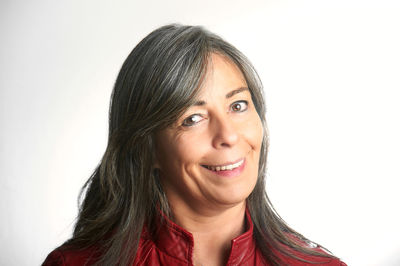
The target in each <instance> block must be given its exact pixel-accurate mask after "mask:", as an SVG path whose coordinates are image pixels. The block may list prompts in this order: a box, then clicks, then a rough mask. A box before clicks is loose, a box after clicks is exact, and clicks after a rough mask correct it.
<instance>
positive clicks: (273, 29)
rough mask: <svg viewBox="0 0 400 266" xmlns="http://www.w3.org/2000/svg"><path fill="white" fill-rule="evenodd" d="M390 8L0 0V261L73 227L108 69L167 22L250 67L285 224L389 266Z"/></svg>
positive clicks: (103, 111)
mask: <svg viewBox="0 0 400 266" xmlns="http://www.w3.org/2000/svg"><path fill="white" fill-rule="evenodd" d="M399 14H400V3H399V1H395V0H393V1H389V0H335V1H333V0H331V1H325V0H314V1H312V0H304V1H302V0H281V1H278V0H269V1H261V0H260V1H250V0H247V1H234V0H230V1H211V0H207V1H204V0H203V1H185V0H181V1H178V0H175V1H155V0H146V1H99V0H97V1H95V0H91V1H89V0H88V1H51V0H47V1H45V0H37V1H21V0H18V1H17V0H12V1H11V0H6V1H4V0H1V4H0V41H1V45H0V60H1V63H0V86H1V91H0V93H1V94H0V127H1V130H0V141H1V142H0V144H1V146H0V206H1V214H0V215H1V219H0V239H1V241H0V265H18V266H20V265H39V264H40V263H41V262H42V261H43V260H44V259H45V257H46V255H47V254H48V253H49V252H50V251H51V250H52V249H54V248H55V247H57V246H58V245H60V244H61V243H62V242H63V241H64V240H66V239H67V238H68V237H69V236H70V235H71V231H72V228H73V224H74V218H75V216H76V214H77V196H78V192H79V189H80V187H81V186H82V185H83V183H84V181H85V180H86V179H87V178H88V177H89V176H90V174H91V173H92V171H93V170H94V168H95V167H96V165H97V163H98V162H99V160H100V158H101V156H102V153H103V152H104V149H105V146H106V139H107V111H108V103H109V97H110V93H111V90H112V86H113V83H114V81H115V78H116V75H117V73H118V71H119V68H120V66H121V64H122V62H123V61H124V59H125V58H126V56H127V55H128V53H129V52H130V51H131V49H132V48H133V47H134V46H135V45H136V44H137V43H138V41H139V40H141V39H142V38H143V37H144V36H145V35H147V34H148V33H149V32H150V31H152V30H153V29H155V28H156V27H159V26H161V25H164V24H166V23H172V22H180V23H184V24H200V25H204V26H206V27H207V28H208V29H210V30H211V31H213V32H215V33H217V34H219V35H221V36H222V37H224V38H225V39H226V40H227V41H229V42H231V43H233V44H234V45H235V46H237V47H238V48H239V49H240V50H241V51H242V52H244V53H245V54H246V55H247V56H248V57H249V58H250V60H251V61H252V62H253V63H254V65H255V67H256V69H257V70H258V71H259V74H260V76H261V78H262V80H263V83H264V87H265V92H266V98H267V104H268V111H267V117H268V123H269V130H270V140H271V145H270V154H269V170H268V171H269V174H268V184H267V186H268V187H267V189H268V192H269V195H270V197H271V199H272V202H273V203H274V205H275V207H276V209H277V210H278V212H279V213H280V214H281V216H282V217H283V218H284V219H285V220H286V221H287V223H288V224H289V225H291V226H292V227H293V228H295V229H296V230H298V231H299V232H301V233H302V234H304V235H305V236H307V237H309V238H310V239H312V240H314V241H316V242H319V243H321V244H322V245H324V246H326V247H327V248H328V249H330V250H331V251H332V252H333V253H334V254H336V255H337V256H339V257H341V258H342V259H343V260H344V261H345V262H347V263H348V264H349V265H363V266H365V265H400V241H399V239H400V226H399V225H400V214H399V203H400V196H399V192H398V190H399V185H400V181H399V180H400V170H399V166H400V160H399V159H400V155H399V150H400V140H399V137H400V125H399V114H400V105H399V100H400V97H399V90H400V75H399V73H400V52H399V51H400V49H399V47H400V30H399V29H400V15H399Z"/></svg>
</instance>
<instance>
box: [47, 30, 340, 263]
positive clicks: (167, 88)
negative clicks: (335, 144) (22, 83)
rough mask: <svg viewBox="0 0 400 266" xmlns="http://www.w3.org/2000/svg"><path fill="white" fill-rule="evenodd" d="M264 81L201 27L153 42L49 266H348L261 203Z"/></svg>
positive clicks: (139, 57) (133, 66) (116, 104)
mask: <svg viewBox="0 0 400 266" xmlns="http://www.w3.org/2000/svg"><path fill="white" fill-rule="evenodd" d="M264 114H265V104H264V100H263V95H262V87H261V82H260V81H259V79H258V76H257V74H256V72H255V70H254V69H253V67H252V66H251V64H250V63H249V61H248V60H247V59H246V58H245V57H244V56H243V55H242V54H241V53H240V52H239V51H238V50H236V49H235V48H234V47H233V46H232V45H230V44H228V43H227V42H225V41H224V40H222V39H221V38H219V37H218V36H216V35H214V34H212V33H210V32H208V31H206V30H204V29H203V28H201V27H191V26H180V25H167V26H164V27H161V28H159V29H157V30H155V31H153V32H152V33H150V34H149V35H148V36H147V37H145V38H144V39H143V40H142V41H141V42H140V43H139V44H138V45H137V46H136V47H135V48H134V49H133V51H132V52H131V54H130V55H129V56H128V58H127V59H126V61H125V63H124V64H123V66H122V69H121V71H120V73H119V75H118V78H117V81H116V84H115V87H114V91H113V94H112V102H111V107H110V121H109V123H110V129H109V140H108V146H107V149H106V152H105V154H104V157H103V159H102V161H101V163H100V165H99V166H98V168H97V169H96V171H95V172H94V174H93V175H92V176H91V178H90V179H89V180H88V182H87V183H86V184H85V186H84V190H86V192H85V198H84V200H83V203H82V205H81V208H80V211H79V217H78V220H77V223H76V226H75V230H74V234H73V237H72V238H71V239H70V240H68V241H67V242H66V243H65V244H64V245H63V246H61V247H59V248H58V249H56V250H55V251H53V252H52V253H51V254H50V255H49V256H48V257H47V259H46V261H45V262H44V265H85V264H86V265H91V264H96V265H116V264H118V265H304V264H306V263H313V264H323V265H344V264H343V263H342V262H340V260H338V259H337V258H335V257H334V256H333V255H330V254H327V253H326V252H324V251H323V250H322V249H321V248H318V247H316V245H315V244H312V245H311V243H312V242H310V241H308V240H307V239H305V238H304V237H303V236H301V235H300V234H298V233H297V232H295V231H293V230H292V229H291V228H289V227H288V226H287V225H286V224H285V223H284V222H283V221H282V219H281V218H280V217H279V216H278V215H277V214H276V212H275V211H274V209H273V207H272V205H271V203H270V202H269V200H268V197H267V195H266V193H265V167H266V157H267V147H268V135H267V130H266V123H265V116H264Z"/></svg>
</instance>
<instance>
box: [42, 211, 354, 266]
mask: <svg viewBox="0 0 400 266" xmlns="http://www.w3.org/2000/svg"><path fill="white" fill-rule="evenodd" d="M246 225H247V228H246V232H244V233H243V234H242V235H240V236H238V237H236V238H235V239H233V240H232V242H231V243H232V244H231V251H230V255H229V259H228V262H227V263H226V265H227V266H228V265H229V266H231V265H232V266H233V265H240V266H257V265H270V264H268V263H266V262H265V261H264V259H263V256H262V254H261V252H260V250H259V249H258V248H257V246H256V242H255V240H254V238H253V223H252V221H251V218H250V215H249V213H248V212H247V211H246ZM193 243H194V241H193V236H192V234H191V233H189V232H188V231H186V230H185V229H183V228H182V227H180V226H178V225H177V224H175V223H173V222H172V221H169V220H168V221H167V223H165V224H164V225H163V226H162V228H161V230H160V232H159V233H158V234H157V237H156V238H155V239H154V238H152V237H151V236H150V234H148V233H147V231H146V230H145V229H144V230H143V233H142V236H141V239H140V243H139V247H138V251H137V253H136V258H135V261H134V262H133V263H132V265H143V266H145V265H146V266H158V265H167V266H168V265H171V266H172V265H173V266H183V265H185V266H189V265H190V266H192V265H193V261H192V257H193V256H192V255H193ZM277 255H278V256H279V257H280V258H281V259H282V261H283V262H284V263H285V264H284V265H295V266H296V265H325V266H345V265H346V264H345V263H343V262H341V261H340V260H339V259H328V258H320V257H311V256H307V255H304V254H299V253H296V255H297V256H299V257H301V258H303V259H306V260H309V261H313V262H314V263H313V264H309V263H305V262H301V261H298V260H295V259H293V258H288V257H285V256H283V255H282V254H277ZM96 257H98V256H97V255H96V254H95V253H94V252H93V250H92V249H87V250H84V251H76V250H64V249H62V250H61V249H60V248H58V249H56V250H54V251H53V252H51V253H50V254H49V255H48V256H47V258H46V260H45V262H44V263H43V265H44V266H59V265H65V266H66V265H68V266H70V265H71V266H80V265H91V264H93V263H94V262H95V258H96Z"/></svg>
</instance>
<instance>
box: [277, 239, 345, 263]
mask: <svg viewBox="0 0 400 266" xmlns="http://www.w3.org/2000/svg"><path fill="white" fill-rule="evenodd" d="M288 236H289V238H290V239H292V240H293V241H294V242H296V243H297V244H298V245H300V246H302V247H303V248H306V249H308V250H309V251H311V252H314V253H317V254H318V253H319V254H321V255H322V256H320V255H313V254H306V253H303V252H300V251H296V250H293V249H292V248H289V247H286V249H287V251H289V252H290V253H292V254H293V255H294V256H296V257H298V258H300V260H298V259H295V258H293V257H289V256H287V255H283V254H276V255H278V257H279V258H280V259H282V261H283V262H284V263H286V264H287V265H299V266H300V265H325V266H347V265H346V263H344V262H342V261H341V260H340V259H339V258H337V257H335V256H333V255H332V254H331V253H330V252H329V251H327V250H326V249H324V248H322V247H321V246H319V245H317V244H315V243H313V242H310V241H308V240H300V239H299V238H298V237H296V236H294V235H288Z"/></svg>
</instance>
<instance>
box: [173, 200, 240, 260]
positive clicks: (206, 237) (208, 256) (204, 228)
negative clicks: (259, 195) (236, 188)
mask: <svg viewBox="0 0 400 266" xmlns="http://www.w3.org/2000/svg"><path fill="white" fill-rule="evenodd" d="M181 207H183V206H179V208H174V206H171V209H172V213H173V216H174V221H175V222H176V223H177V224H178V225H180V226H182V227H183V228H185V229H186V230H188V231H189V232H191V233H192V234H193V239H194V250H193V262H194V265H215V266H217V265H225V263H226V261H227V260H228V256H229V251H230V248H231V240H232V239H234V238H235V237H237V236H239V235H240V234H242V233H243V232H244V231H245V210H246V203H245V202H242V203H240V204H237V205H235V206H231V207H229V208H226V209H224V210H220V211H219V212H211V213H210V212H207V213H199V212H198V211H195V210H193V209H190V208H181Z"/></svg>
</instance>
